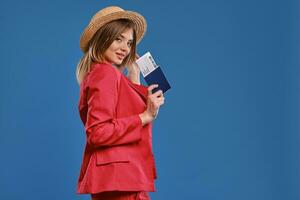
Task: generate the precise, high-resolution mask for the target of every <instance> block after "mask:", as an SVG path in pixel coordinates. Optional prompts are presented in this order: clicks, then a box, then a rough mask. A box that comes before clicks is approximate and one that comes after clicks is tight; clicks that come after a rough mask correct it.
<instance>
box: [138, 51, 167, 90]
mask: <svg viewBox="0 0 300 200" xmlns="http://www.w3.org/2000/svg"><path fill="white" fill-rule="evenodd" d="M135 62H136V63H137V65H138V66H139V68H140V70H141V72H142V74H143V77H144V79H145V81H146V82H147V84H148V85H152V84H158V87H157V88H154V89H153V90H152V92H153V93H154V92H156V91H158V90H162V91H163V93H165V92H166V91H167V90H169V89H170V88H171V86H170V84H169V82H168V81H167V79H166V77H165V75H164V73H163V71H162V70H161V67H160V66H158V65H157V64H156V63H155V61H154V59H153V57H152V56H151V54H150V52H147V53H145V54H144V55H143V56H141V57H140V58H138V59H137V60H136V61H135Z"/></svg>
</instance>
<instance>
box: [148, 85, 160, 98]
mask: <svg viewBox="0 0 300 200" xmlns="http://www.w3.org/2000/svg"><path fill="white" fill-rule="evenodd" d="M157 87H158V85H157V84H152V85H150V86H149V87H148V95H151V94H152V90H153V89H154V88H157Z"/></svg>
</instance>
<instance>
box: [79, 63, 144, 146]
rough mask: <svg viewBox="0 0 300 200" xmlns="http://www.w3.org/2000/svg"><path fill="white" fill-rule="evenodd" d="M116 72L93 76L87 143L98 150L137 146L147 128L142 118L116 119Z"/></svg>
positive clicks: (90, 91) (108, 71)
mask: <svg viewBox="0 0 300 200" xmlns="http://www.w3.org/2000/svg"><path fill="white" fill-rule="evenodd" d="M116 73H117V72H115V71H114V69H105V70H96V69H95V70H94V71H93V72H91V73H90V77H89V83H88V94H87V104H88V111H87V120H86V124H85V130H86V136H87V143H88V144H90V145H91V146H93V147H94V148H97V147H101V146H112V145H121V144H126V143H132V142H137V141H139V140H140V139H141V132H142V131H141V129H142V128H143V125H142V121H141V119H140V117H139V114H136V115H132V116H128V117H122V118H116V104H117V100H118V77H117V74H116Z"/></svg>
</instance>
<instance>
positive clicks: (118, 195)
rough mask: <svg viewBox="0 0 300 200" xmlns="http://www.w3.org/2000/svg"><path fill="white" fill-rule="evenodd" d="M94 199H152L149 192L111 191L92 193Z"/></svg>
mask: <svg viewBox="0 0 300 200" xmlns="http://www.w3.org/2000/svg"><path fill="white" fill-rule="evenodd" d="M91 197H92V200H150V196H149V194H148V192H144V191H137V192H131V191H130V192H129V191H128V192H127V191H110V192H101V193H97V194H91Z"/></svg>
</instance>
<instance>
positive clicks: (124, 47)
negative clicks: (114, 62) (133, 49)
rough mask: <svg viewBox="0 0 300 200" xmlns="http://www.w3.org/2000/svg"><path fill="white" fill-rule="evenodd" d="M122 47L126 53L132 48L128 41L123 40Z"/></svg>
mask: <svg viewBox="0 0 300 200" xmlns="http://www.w3.org/2000/svg"><path fill="white" fill-rule="evenodd" d="M121 49H122V51H125V52H126V53H127V52H129V51H130V48H129V47H128V45H127V42H122V45H121Z"/></svg>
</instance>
